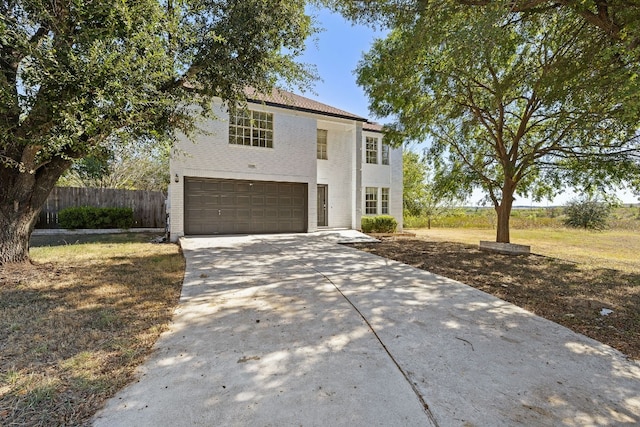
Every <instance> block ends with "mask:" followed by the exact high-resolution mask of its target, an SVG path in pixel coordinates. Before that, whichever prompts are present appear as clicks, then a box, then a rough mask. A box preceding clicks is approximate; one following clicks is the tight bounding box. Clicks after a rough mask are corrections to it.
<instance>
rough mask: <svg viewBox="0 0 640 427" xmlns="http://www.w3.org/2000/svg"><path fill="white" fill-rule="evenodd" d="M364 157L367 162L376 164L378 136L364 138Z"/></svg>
mask: <svg viewBox="0 0 640 427" xmlns="http://www.w3.org/2000/svg"><path fill="white" fill-rule="evenodd" d="M365 151H366V154H365V159H366V162H367V163H371V164H373V165H376V164H378V138H374V137H372V136H368V137H366V139H365Z"/></svg>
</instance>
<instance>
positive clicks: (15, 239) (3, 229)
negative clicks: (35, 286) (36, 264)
mask: <svg viewBox="0 0 640 427" xmlns="http://www.w3.org/2000/svg"><path fill="white" fill-rule="evenodd" d="M2 205H3V206H2V211H3V213H2V214H1V215H0V265H4V264H8V263H12V262H25V261H28V260H29V238H30V237H31V232H32V231H33V228H34V227H35V225H36V221H37V220H38V215H39V214H40V209H38V210H37V211H34V210H33V209H31V207H30V206H27V207H26V209H25V208H24V207H22V206H20V204H16V205H15V206H7V205H8V203H5V202H4V201H3V203H2ZM14 208H17V210H15V209H14Z"/></svg>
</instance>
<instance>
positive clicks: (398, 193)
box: [389, 148, 404, 231]
mask: <svg viewBox="0 0 640 427" xmlns="http://www.w3.org/2000/svg"><path fill="white" fill-rule="evenodd" d="M389 163H390V165H391V187H390V190H389V193H390V194H389V213H390V214H391V216H392V217H394V218H395V219H396V221H398V228H397V230H398V231H402V228H403V224H404V223H403V215H402V197H403V189H404V183H403V170H402V167H403V166H402V148H392V149H391V150H390V152H389Z"/></svg>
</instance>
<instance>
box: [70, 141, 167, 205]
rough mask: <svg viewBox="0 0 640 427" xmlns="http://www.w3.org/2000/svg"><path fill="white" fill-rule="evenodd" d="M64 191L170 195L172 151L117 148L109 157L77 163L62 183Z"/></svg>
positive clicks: (109, 152) (131, 147)
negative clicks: (116, 190) (115, 190)
mask: <svg viewBox="0 0 640 427" xmlns="http://www.w3.org/2000/svg"><path fill="white" fill-rule="evenodd" d="M57 185H59V186H63V187H94V188H95V187H97V188H119V189H126V190H149V191H162V192H165V193H166V192H167V187H168V185H169V151H168V150H166V149H163V148H162V147H153V148H143V149H140V148H139V147H138V146H137V145H136V144H135V143H129V144H126V145H123V146H116V147H113V148H112V150H111V151H108V152H107V153H106V155H105V156H95V155H91V156H88V157H85V158H83V159H80V160H77V161H76V162H74V164H73V165H72V166H71V168H69V169H68V170H67V171H66V172H65V173H64V175H63V176H62V177H61V178H60V180H58V184H57Z"/></svg>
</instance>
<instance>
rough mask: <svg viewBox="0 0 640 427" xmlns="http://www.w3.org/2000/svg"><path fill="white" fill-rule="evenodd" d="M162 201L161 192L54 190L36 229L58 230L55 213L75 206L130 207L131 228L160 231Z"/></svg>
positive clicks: (60, 188)
mask: <svg viewBox="0 0 640 427" xmlns="http://www.w3.org/2000/svg"><path fill="white" fill-rule="evenodd" d="M165 200H166V196H165V195H164V194H163V193H162V192H161V191H145V190H116V189H113V188H76V187H55V188H54V189H53V191H52V192H51V194H50V195H49V198H47V201H46V203H45V205H44V207H43V208H42V212H40V217H39V218H38V223H37V224H36V228H60V225H59V224H58V212H59V211H61V210H62V209H65V208H70V207H79V206H94V207H98V208H131V209H133V227H136V228H137V227H140V228H164V227H165V225H166V212H165V207H164V204H165Z"/></svg>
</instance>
